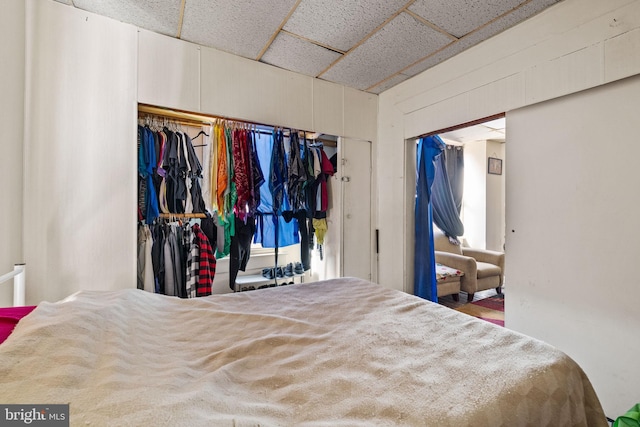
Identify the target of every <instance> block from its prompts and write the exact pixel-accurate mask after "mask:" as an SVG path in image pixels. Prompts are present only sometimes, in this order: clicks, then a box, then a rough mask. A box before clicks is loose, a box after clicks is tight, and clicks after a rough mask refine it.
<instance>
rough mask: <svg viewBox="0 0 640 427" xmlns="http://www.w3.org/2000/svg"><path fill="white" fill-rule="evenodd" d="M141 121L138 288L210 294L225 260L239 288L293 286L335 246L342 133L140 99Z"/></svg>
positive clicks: (231, 285) (176, 293)
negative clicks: (331, 237) (332, 214)
mask: <svg viewBox="0 0 640 427" xmlns="http://www.w3.org/2000/svg"><path fill="white" fill-rule="evenodd" d="M137 129H138V146H137V153H138V287H139V288H140V289H145V290H147V291H150V292H156V293H162V294H166V295H171V296H178V297H182V298H190V297H196V296H206V295H210V294H211V293H212V292H213V288H214V286H213V284H214V283H216V284H217V285H218V286H217V289H218V290H220V288H221V286H220V284H219V283H217V281H216V279H217V276H216V273H217V271H216V270H217V264H218V261H219V260H222V262H221V263H225V264H226V265H225V269H226V272H228V274H227V275H226V277H223V278H222V281H225V282H227V283H228V287H229V289H230V290H232V291H242V290H252V289H257V288H262V287H267V286H278V285H283V284H293V283H296V282H298V281H304V277H305V276H309V277H311V270H312V254H313V258H314V261H315V264H316V265H319V264H318V262H320V263H322V262H323V261H324V254H325V253H326V252H327V251H332V250H333V249H332V248H328V249H325V248H324V237H325V235H326V234H327V231H328V224H327V216H328V215H329V205H330V189H329V187H330V184H329V178H330V177H331V176H333V175H334V174H335V171H336V166H337V139H336V138H333V139H331V138H330V137H324V138H319V136H320V135H318V134H311V133H309V132H304V131H298V130H295V129H289V128H283V127H273V126H268V125H262V124H256V123H249V122H246V121H239V120H231V119H228V118H221V117H212V116H204V115H199V114H194V113H185V112H179V111H174V110H168V109H162V108H158V107H153V106H149V105H143V104H141V105H140V106H139V119H138V127H137ZM292 248H295V249H292ZM252 250H253V251H254V252H258V253H259V254H260V255H261V258H273V259H272V261H271V265H268V264H267V266H264V265H265V264H264V261H266V260H264V259H263V260H262V261H263V263H253V264H252V265H251V266H250V265H249V261H250V258H251V254H252ZM266 262H267V263H268V262H269V261H266ZM248 270H249V271H248ZM250 270H258V271H257V272H256V273H257V274H248V273H249V272H250ZM239 276H240V277H239ZM225 279H226V280H225Z"/></svg>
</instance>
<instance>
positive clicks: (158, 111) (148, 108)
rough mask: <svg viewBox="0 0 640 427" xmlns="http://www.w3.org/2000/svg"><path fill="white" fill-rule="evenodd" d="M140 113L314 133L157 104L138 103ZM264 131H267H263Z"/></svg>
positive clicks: (210, 123)
mask: <svg viewBox="0 0 640 427" xmlns="http://www.w3.org/2000/svg"><path fill="white" fill-rule="evenodd" d="M140 113H147V114H152V115H154V116H160V117H166V118H169V119H178V120H182V119H186V120H193V121H196V122H199V123H203V124H207V125H212V124H213V123H214V122H215V121H216V120H227V121H231V122H237V123H244V124H247V125H256V126H265V127H270V128H274V129H283V130H284V129H289V130H296V131H298V132H305V134H312V133H314V132H311V131H305V130H300V129H292V128H291V127H288V126H274V125H267V124H264V123H257V122H250V121H247V120H242V119H235V118H233V117H223V116H209V115H206V114H198V113H191V112H188V111H182V110H173V109H169V108H162V107H155V106H153V105H149V104H138V114H140ZM256 131H257V132H260V130H258V129H256ZM262 133H265V132H264V131H262ZM265 134H271V133H270V132H267V133H265Z"/></svg>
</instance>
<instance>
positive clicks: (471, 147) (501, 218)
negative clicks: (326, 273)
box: [404, 114, 507, 294]
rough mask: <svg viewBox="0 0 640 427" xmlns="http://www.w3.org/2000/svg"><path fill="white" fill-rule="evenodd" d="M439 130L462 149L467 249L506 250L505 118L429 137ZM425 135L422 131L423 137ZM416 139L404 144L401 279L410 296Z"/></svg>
mask: <svg viewBox="0 0 640 427" xmlns="http://www.w3.org/2000/svg"><path fill="white" fill-rule="evenodd" d="M433 134H437V135H439V136H440V137H441V138H442V139H443V141H444V142H445V143H447V144H452V145H458V146H462V147H464V150H465V154H464V159H465V172H464V175H465V178H464V181H465V184H464V190H463V205H462V210H461V218H462V222H463V224H464V226H465V234H464V235H463V236H462V239H463V241H464V242H466V243H467V244H468V246H471V247H477V248H480V249H490V250H496V251H502V252H503V251H504V249H505V243H504V242H505V230H506V222H505V182H506V179H505V178H506V166H507V163H506V139H507V138H506V120H505V115H504V114H499V115H496V116H492V117H488V118H485V119H480V120H476V121H473V122H469V123H465V124H461V125H459V126H454V127H451V128H447V129H443V130H440V131H437V132H432V133H429V134H428V135H433ZM425 136H426V135H425ZM417 142H418V138H411V139H408V140H407V141H406V145H405V165H406V180H405V200H407V203H406V204H405V208H406V209H407V213H406V215H405V217H406V218H407V221H406V223H405V230H404V233H405V236H407V239H405V253H406V254H407V256H406V258H405V280H404V291H405V292H407V293H411V294H413V292H414V291H413V283H414V277H413V268H414V266H413V263H414V259H415V253H414V252H415V249H414V245H415V239H414V237H413V236H414V235H415V215H414V213H413V211H414V208H415V196H416V170H417V164H416V146H417ZM489 158H493V159H498V160H501V162H500V163H501V166H502V167H501V171H500V172H501V173H500V174H497V173H489ZM494 171H495V170H494Z"/></svg>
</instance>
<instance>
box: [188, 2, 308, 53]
mask: <svg viewBox="0 0 640 427" xmlns="http://www.w3.org/2000/svg"><path fill="white" fill-rule="evenodd" d="M295 3H296V0H278V1H260V0H245V1H236V0H213V1H211V0H187V2H186V6H185V10H184V20H183V25H182V36H181V38H182V39H184V40H187V41H190V42H193V43H197V44H202V45H205V46H210V47H214V48H216V49H219V50H223V51H225V52H229V53H233V54H235V55H240V56H244V57H245V58H251V59H256V58H257V57H258V55H259V54H260V52H261V51H262V49H263V48H264V47H265V46H266V45H267V43H268V42H269V40H270V39H271V36H273V34H274V33H275V32H276V31H278V29H279V28H280V24H282V21H283V20H284V19H285V18H286V17H287V15H288V14H289V12H290V11H291V8H292V7H293V6H294V5H295Z"/></svg>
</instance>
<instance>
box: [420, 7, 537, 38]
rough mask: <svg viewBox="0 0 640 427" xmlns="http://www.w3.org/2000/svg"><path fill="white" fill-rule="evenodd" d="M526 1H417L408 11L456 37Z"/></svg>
mask: <svg viewBox="0 0 640 427" xmlns="http://www.w3.org/2000/svg"><path fill="white" fill-rule="evenodd" d="M525 2H526V0H500V1H486V0H417V1H416V2H415V3H414V4H412V5H411V6H410V7H409V10H410V11H412V12H414V13H416V14H418V15H420V16H421V17H423V18H424V19H426V20H427V21H429V22H431V23H433V24H435V25H437V26H438V27H440V28H442V29H443V30H445V31H447V32H448V33H450V34H453V35H454V36H456V37H462V36H464V35H465V34H468V33H470V32H471V31H473V30H475V29H476V28H478V27H480V26H482V25H484V24H486V23H487V22H489V21H491V20H492V19H495V18H497V17H498V16H500V15H502V14H503V13H505V12H508V11H510V10H512V9H514V8H516V7H518V6H519V5H520V4H522V3H525Z"/></svg>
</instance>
